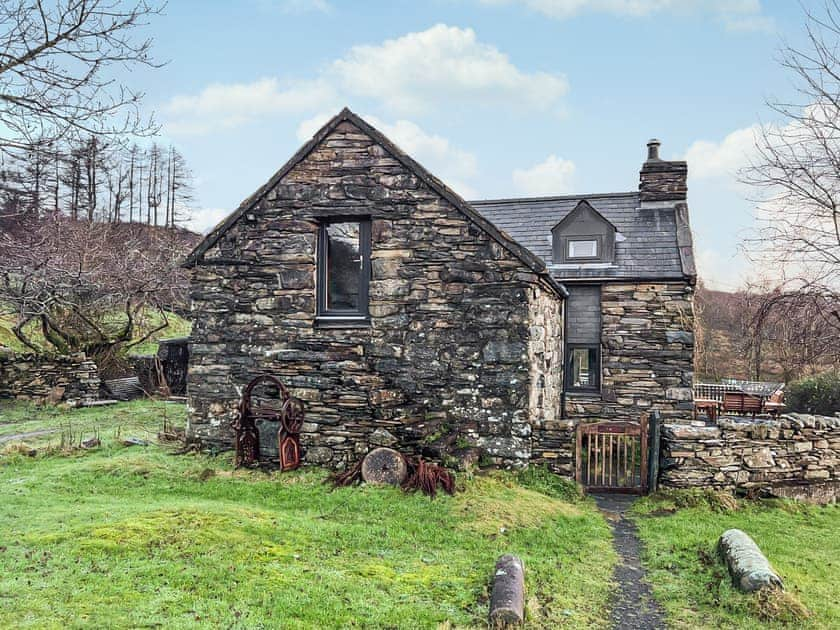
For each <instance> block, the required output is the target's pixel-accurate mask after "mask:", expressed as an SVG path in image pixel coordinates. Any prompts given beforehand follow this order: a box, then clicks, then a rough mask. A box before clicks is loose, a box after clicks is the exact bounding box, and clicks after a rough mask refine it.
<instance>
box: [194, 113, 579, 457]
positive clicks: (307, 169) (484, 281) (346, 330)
mask: <svg viewBox="0 0 840 630" xmlns="http://www.w3.org/2000/svg"><path fill="white" fill-rule="evenodd" d="M313 143H314V146H309V147H308V148H307V147H304V150H302V151H303V154H301V155H298V156H296V158H293V161H292V162H290V164H294V165H293V166H292V167H291V169H290V170H287V172H285V173H283V171H281V175H282V176H281V177H280V178H279V181H272V182H269V185H268V186H267V187H266V188H265V189H263V190H261V191H260V192H259V193H258V194H257V195H255V197H254V198H252V199H251V200H249V201H248V202H246V203H245V204H243V209H245V210H244V211H243V212H241V213H240V216H239V217H238V218H237V219H236V220H235V221H234V222H232V223H230V224H229V225H225V226H224V230H219V232H218V239H217V240H215V242H214V243H213V244H212V246H211V247H209V249H206V251H203V252H201V253H200V255H198V256H196V257H195V258H194V259H193V260H192V261H191V263H190V264H191V265H192V266H193V267H194V269H193V275H192V290H191V296H192V301H193V307H192V308H193V321H194V322H195V323H194V327H193V332H192V337H191V341H192V344H191V357H190V381H189V401H190V403H189V404H190V416H189V424H188V437H189V438H190V439H192V440H198V441H202V442H204V443H213V444H217V445H219V446H225V447H229V446H230V445H231V443H232V432H231V429H230V423H231V421H232V419H233V417H234V413H235V409H236V405H237V402H238V399H239V392H240V391H241V389H242V387H243V386H244V385H245V384H246V383H247V382H248V381H249V380H250V379H251V378H252V377H254V376H255V375H257V374H259V373H264V372H269V373H272V374H274V375H276V376H278V377H279V378H280V379H281V380H282V381H283V382H284V383H286V384H287V385H288V386H289V387H290V388H291V391H292V393H293V394H294V395H295V396H298V397H299V398H301V399H303V400H304V401H305V405H306V423H305V425H304V428H303V433H302V435H301V442H302V446H303V448H304V459H305V461H307V462H311V463H318V464H325V465H328V466H331V467H341V466H343V465H346V464H347V463H348V462H350V461H355V460H357V459H358V458H359V457H360V456H361V455H363V454H364V453H365V452H367V451H368V450H369V449H370V448H372V447H374V446H375V445H377V444H380V443H390V442H392V441H393V440H396V441H398V443H399V447H400V448H401V449H402V450H405V451H412V450H413V451H419V450H420V449H421V448H422V447H423V445H425V444H427V443H428V442H429V441H431V440H434V439H436V438H438V437H440V436H444V435H457V436H459V437H460V438H461V439H462V440H466V441H468V442H470V443H472V444H475V445H478V446H481V447H483V448H484V449H485V450H486V452H487V453H488V454H489V455H491V456H492V457H494V458H496V460H497V461H498V462H499V463H513V464H522V463H525V462H527V461H528V460H529V458H530V457H531V451H532V447H531V443H532V427H539V426H542V425H544V424H545V423H551V422H554V421H556V420H557V415H558V414H559V410H560V395H561V389H562V362H563V358H562V357H563V348H562V331H563V329H562V321H563V315H562V309H563V298H562V292H563V289H562V287H560V286H559V285H558V284H557V283H556V282H554V281H552V280H551V278H550V276H549V275H548V274H547V273H546V272H545V269H544V267H542V265H541V263H540V262H539V260H538V259H537V258H536V257H533V256H530V257H529V255H528V254H527V253H523V251H521V250H520V249H518V248H517V246H516V244H513V243H512V242H511V241H509V240H507V239H506V238H505V237H504V236H501V237H500V235H499V234H498V233H496V234H495V235H494V234H493V228H492V226H490V224H489V223H487V222H484V223H482V222H483V219H481V217H478V220H474V219H475V218H474V217H472V218H471V217H470V216H468V215H467V214H465V212H464V211H463V210H462V209H461V208H459V207H458V202H459V198H457V197H456V196H454V195H453V194H452V193H451V191H447V190H446V189H445V187H443V185H442V184H440V183H439V182H437V180H434V179H433V178H431V177H430V176H428V173H425V171H421V172H420V173H418V171H417V170H416V169H414V168H413V167H414V166H416V165H414V164H413V163H412V162H411V161H410V160H408V162H406V160H407V158H406V157H405V156H404V155H402V154H400V153H399V152H398V150H397V149H395V148H394V147H393V145H390V143H388V142H387V140H386V139H384V138H382V137H381V136H379V135H378V134H377V133H376V132H375V130H372V129H371V128H370V127H369V126H367V125H366V124H365V123H364V122H363V121H361V120H359V119H358V118H357V117H355V115H353V114H352V113H350V112H347V111H346V110H345V112H342V114H340V115H339V116H338V117H336V119H334V120H333V121H332V122H331V123H329V124H328V125H327V127H325V128H324V129H323V130H322V132H319V135H316V138H315V139H314V140H313ZM441 191H443V192H444V193H445V194H441ZM461 203H463V202H461ZM336 217H345V218H347V217H350V218H353V217H356V218H360V217H369V219H370V245H371V247H370V283H369V315H370V317H369V323H368V324H367V325H354V326H351V327H325V325H324V322H323V321H316V282H317V257H318V232H319V225H321V223H322V222H324V221H327V220H329V219H331V218H336ZM487 226H490V229H489V230H488V227H487ZM211 237H213V234H211ZM541 267H542V268H541Z"/></svg>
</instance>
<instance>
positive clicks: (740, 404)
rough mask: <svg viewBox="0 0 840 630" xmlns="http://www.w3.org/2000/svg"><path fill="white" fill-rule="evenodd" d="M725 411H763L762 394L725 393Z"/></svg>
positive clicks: (753, 414) (743, 412) (744, 412)
mask: <svg viewBox="0 0 840 630" xmlns="http://www.w3.org/2000/svg"><path fill="white" fill-rule="evenodd" d="M723 411H724V413H727V412H733V413H740V414H744V415H746V414H748V413H750V414H752V416H753V418H755V414H757V413H761V411H762V400H761V397H760V396H753V395H751V394H747V393H744V392H726V393H725V394H724V395H723Z"/></svg>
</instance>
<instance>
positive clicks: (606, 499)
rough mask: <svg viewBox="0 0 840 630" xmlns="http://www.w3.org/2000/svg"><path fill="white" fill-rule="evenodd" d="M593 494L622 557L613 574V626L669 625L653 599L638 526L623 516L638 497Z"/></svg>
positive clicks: (618, 629) (634, 629)
mask: <svg viewBox="0 0 840 630" xmlns="http://www.w3.org/2000/svg"><path fill="white" fill-rule="evenodd" d="M594 498H595V503H596V504H597V505H598V508H599V509H600V510H601V511H602V512H604V515H605V516H606V517H607V520H608V521H609V523H610V526H611V527H612V530H613V547H615V550H616V551H617V552H618V555H619V558H620V560H619V563H618V565H616V567H615V573H614V574H613V578H614V579H615V581H616V583H617V588H616V591H615V593H614V594H613V598H612V612H611V614H610V617H611V620H612V627H613V628H614V629H615V630H653V629H657V628H667V625H666V624H665V616H664V614H663V613H662V608H660V606H659V604H657V603H656V600H655V599H653V594H652V592H651V588H650V584H648V583H647V580H645V569H644V567H642V563H641V546H642V545H641V542H640V541H639V537H638V535H637V533H636V526H635V525H634V524H633V522H632V521H630V520H629V519H627V518H625V516H624V513H625V512H626V511H627V510H628V509H629V508H630V506H631V505H633V501H635V500H636V497H634V496H632V495H622V494H612V495H609V494H608V495H596V496H595V497H594Z"/></svg>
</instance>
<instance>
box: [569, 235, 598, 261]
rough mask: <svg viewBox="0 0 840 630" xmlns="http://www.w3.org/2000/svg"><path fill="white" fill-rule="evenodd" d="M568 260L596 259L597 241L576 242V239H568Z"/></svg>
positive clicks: (582, 240)
mask: <svg viewBox="0 0 840 630" xmlns="http://www.w3.org/2000/svg"><path fill="white" fill-rule="evenodd" d="M568 243H569V251H568V253H567V257H568V258H598V256H599V250H600V249H601V248H600V247H598V239H597V238H588V239H581V240H578V239H577V238H569V239H568Z"/></svg>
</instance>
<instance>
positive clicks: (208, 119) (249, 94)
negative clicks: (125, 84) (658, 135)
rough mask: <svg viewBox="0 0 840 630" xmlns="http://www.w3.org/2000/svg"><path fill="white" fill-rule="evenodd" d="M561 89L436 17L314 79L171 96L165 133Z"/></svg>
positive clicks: (409, 110) (559, 81)
mask: <svg viewBox="0 0 840 630" xmlns="http://www.w3.org/2000/svg"><path fill="white" fill-rule="evenodd" d="M566 89H567V84H566V80H565V79H564V78H563V77H562V76H560V75H557V74H550V73H547V72H527V71H524V70H522V69H520V68H518V67H517V66H516V65H514V64H513V63H512V62H511V61H510V59H509V58H508V57H507V55H505V54H504V53H502V52H501V51H499V50H498V49H497V48H495V47H494V46H492V45H489V44H486V43H483V42H480V41H479V40H478V38H477V37H476V34H475V32H474V31H473V30H472V29H469V28H467V29H461V28H458V27H453V26H446V25H445V24H438V25H436V26H433V27H431V28H429V29H427V30H425V31H421V32H417V33H409V34H407V35H404V36H402V37H399V38H397V39H389V40H386V41H385V42H382V43H381V44H376V45H362V46H354V47H352V48H351V49H350V50H349V51H348V52H347V53H346V54H345V55H344V56H342V57H341V58H339V59H335V60H334V61H332V62H331V63H329V64H327V65H326V66H325V67H324V68H323V69H322V70H321V71H319V72H318V74H317V76H315V78H312V79H307V80H297V81H286V82H281V81H280V80H278V79H277V78H273V77H267V78H262V79H259V80H257V81H254V82H251V83H227V84H225V83H216V84H212V85H208V86H207V87H205V88H204V89H203V90H202V91H201V92H199V93H198V94H192V95H179V96H175V97H174V98H172V99H171V100H170V101H169V102H168V103H167V104H165V105H164V107H163V112H164V115H165V120H166V130H167V131H168V132H170V133H173V134H179V133H180V134H186V133H196V134H201V133H210V132H212V131H214V130H216V129H219V128H232V127H236V126H239V125H241V124H243V123H246V122H249V121H252V120H255V119H258V118H259V117H264V116H270V115H276V114H292V113H293V114H307V113H311V112H312V111H323V110H324V108H327V107H329V108H333V107H334V108H335V109H338V106H339V105H338V104H339V103H342V102H348V101H349V102H353V101H357V100H358V99H368V100H370V101H373V102H375V103H377V104H379V105H382V106H384V107H385V108H386V109H387V110H389V111H392V112H394V113H395V114H397V115H400V114H402V115H405V114H416V113H418V112H424V111H429V110H434V109H440V108H442V107H443V106H446V105H448V104H451V103H452V102H455V101H460V102H466V103H470V104H473V105H478V104H481V103H487V102H493V103H502V104H505V105H508V106H510V107H511V108H515V109H529V110H541V111H545V110H552V109H554V110H558V109H559V108H560V99H561V98H562V97H563V95H564V94H565V92H566Z"/></svg>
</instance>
